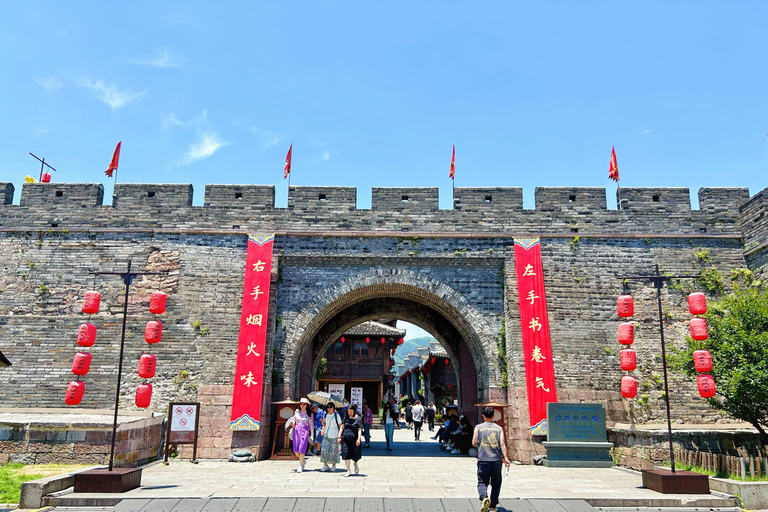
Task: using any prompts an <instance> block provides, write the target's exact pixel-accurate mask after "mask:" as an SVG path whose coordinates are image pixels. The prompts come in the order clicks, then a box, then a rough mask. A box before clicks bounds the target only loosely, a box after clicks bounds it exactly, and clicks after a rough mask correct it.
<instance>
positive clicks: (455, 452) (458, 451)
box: [451, 448, 461, 455]
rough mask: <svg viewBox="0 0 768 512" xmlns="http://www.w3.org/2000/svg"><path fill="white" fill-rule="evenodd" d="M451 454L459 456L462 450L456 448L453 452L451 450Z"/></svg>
mask: <svg viewBox="0 0 768 512" xmlns="http://www.w3.org/2000/svg"><path fill="white" fill-rule="evenodd" d="M451 453H452V454H454V455H457V454H459V453H461V450H459V449H458V448H454V449H453V450H451Z"/></svg>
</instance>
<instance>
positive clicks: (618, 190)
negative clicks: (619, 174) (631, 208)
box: [616, 180, 621, 210]
mask: <svg viewBox="0 0 768 512" xmlns="http://www.w3.org/2000/svg"><path fill="white" fill-rule="evenodd" d="M616 195H617V197H618V199H619V204H618V206H619V208H618V209H619V210H621V185H619V180H616Z"/></svg>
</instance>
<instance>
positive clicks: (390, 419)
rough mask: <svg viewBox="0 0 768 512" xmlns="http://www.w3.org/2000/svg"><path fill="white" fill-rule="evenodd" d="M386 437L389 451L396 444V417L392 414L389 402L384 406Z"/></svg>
mask: <svg viewBox="0 0 768 512" xmlns="http://www.w3.org/2000/svg"><path fill="white" fill-rule="evenodd" d="M383 415H384V437H385V438H386V439H387V450H392V449H393V448H392V446H393V445H394V444H395V441H394V439H393V437H394V435H395V418H396V416H395V415H394V413H393V412H392V406H391V405H390V404H389V402H387V403H385V404H384V413H383Z"/></svg>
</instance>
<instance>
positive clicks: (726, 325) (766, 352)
mask: <svg viewBox="0 0 768 512" xmlns="http://www.w3.org/2000/svg"><path fill="white" fill-rule="evenodd" d="M704 317H705V318H706V320H707V325H708V328H709V338H708V339H707V340H704V341H695V340H693V339H691V338H688V339H687V341H686V345H685V348H684V349H678V350H675V351H674V354H673V355H672V357H671V366H672V368H674V369H677V370H679V371H682V372H683V373H684V374H685V375H686V376H688V377H689V378H691V379H693V380H694V381H695V379H696V376H697V375H698V373H697V372H696V369H695V368H694V366H693V351H694V350H697V349H700V348H704V349H707V350H709V352H710V355H711V356H712V371H711V372H710V373H711V374H712V376H713V377H714V378H715V384H716V386H717V394H716V395H715V396H714V397H713V398H708V399H706V400H707V403H708V404H709V405H710V406H711V407H713V408H715V409H718V410H720V411H723V412H725V413H727V414H729V415H730V416H732V417H734V418H736V419H739V420H742V421H746V422H749V423H751V424H752V425H753V426H754V427H755V428H756V429H757V431H758V432H759V433H760V439H761V442H762V443H763V445H764V446H766V445H768V434H767V433H766V431H767V430H768V288H766V287H765V286H762V285H761V284H760V283H759V282H756V283H755V285H753V286H750V287H746V288H738V287H734V292H733V293H731V294H729V295H727V296H726V297H724V298H723V299H721V300H719V301H716V302H712V303H710V304H709V306H708V311H707V314H706V315H704Z"/></svg>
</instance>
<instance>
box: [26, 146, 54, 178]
mask: <svg viewBox="0 0 768 512" xmlns="http://www.w3.org/2000/svg"><path fill="white" fill-rule="evenodd" d="M29 154H30V155H32V156H33V157H35V158H36V159H37V161H38V162H40V183H42V182H43V171H45V168H46V167H47V168H49V169H50V170H52V171H55V170H56V169H54V168H53V167H51V166H50V165H48V164H47V163H45V158H39V157H38V156H37V155H35V154H33V153H31V152H30V153H29Z"/></svg>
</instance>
